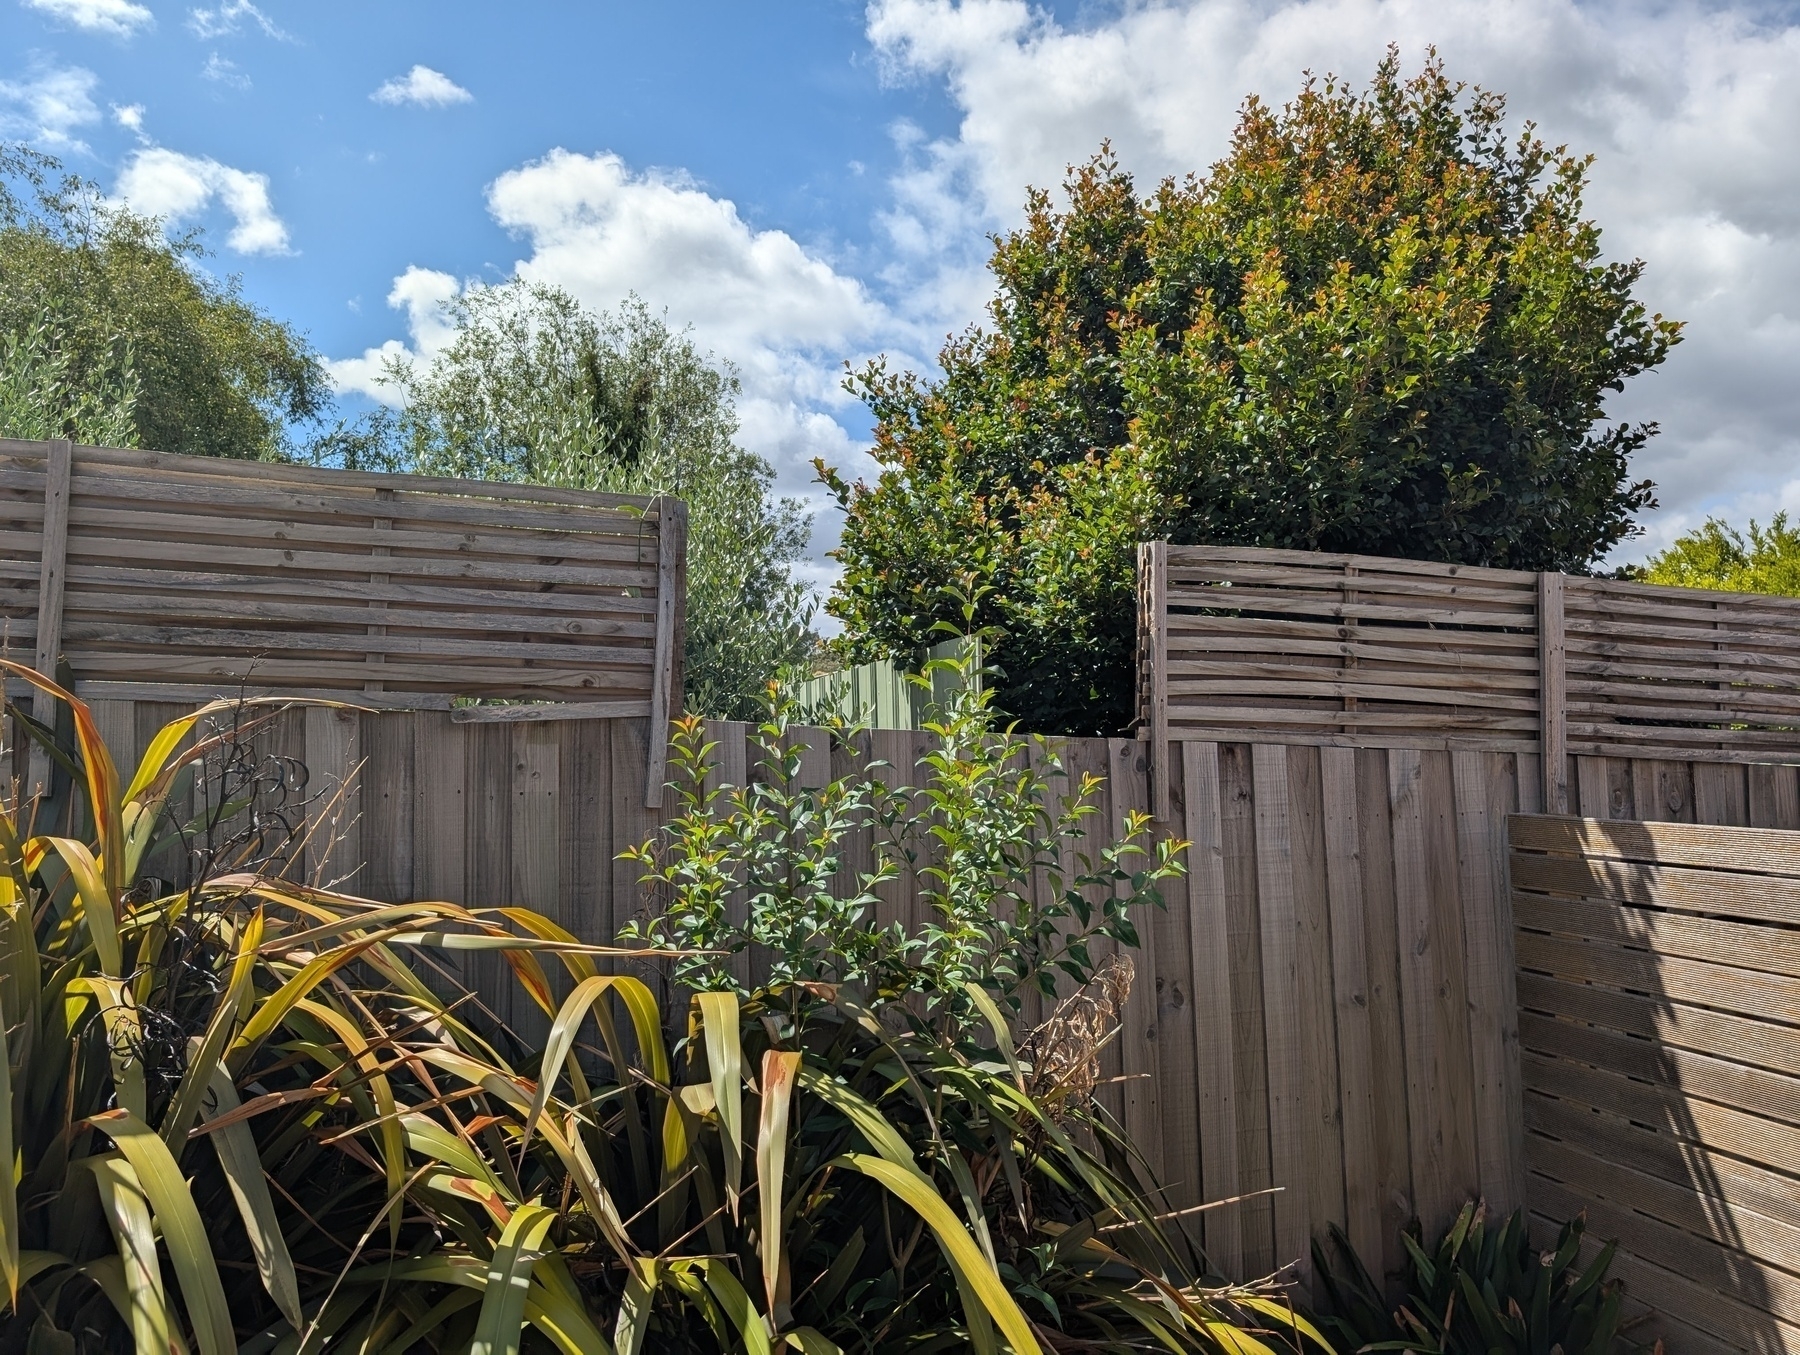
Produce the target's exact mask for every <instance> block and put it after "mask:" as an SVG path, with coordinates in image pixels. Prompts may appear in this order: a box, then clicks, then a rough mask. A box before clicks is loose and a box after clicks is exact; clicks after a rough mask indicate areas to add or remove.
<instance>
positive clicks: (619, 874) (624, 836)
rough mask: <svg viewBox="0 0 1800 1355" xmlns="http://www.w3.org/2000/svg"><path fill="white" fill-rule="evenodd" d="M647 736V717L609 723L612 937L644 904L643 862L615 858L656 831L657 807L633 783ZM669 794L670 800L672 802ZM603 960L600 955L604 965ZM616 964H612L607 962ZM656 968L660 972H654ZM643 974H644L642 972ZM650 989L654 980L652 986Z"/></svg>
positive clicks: (640, 913)
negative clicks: (646, 802)
mask: <svg viewBox="0 0 1800 1355" xmlns="http://www.w3.org/2000/svg"><path fill="white" fill-rule="evenodd" d="M651 738H652V734H651V730H650V722H649V721H648V720H615V721H614V722H613V727H612V748H611V750H610V751H611V753H612V775H611V777H610V778H609V780H610V782H611V786H610V790H611V794H612V806H611V809H610V811H609V818H610V819H611V822H612V850H613V861H612V871H611V875H612V880H611V885H610V888H609V889H608V890H607V901H608V905H609V906H608V908H607V910H606V911H607V918H606V923H605V926H606V929H607V934H608V935H609V936H617V935H618V934H619V929H620V928H621V927H623V926H624V925H625V924H626V923H627V922H630V921H632V920H633V919H635V918H638V917H641V916H643V915H644V914H645V913H646V911H647V909H648V905H649V899H648V897H647V896H646V893H645V890H644V886H643V885H642V884H641V883H640V880H639V877H640V876H641V875H642V874H643V867H641V866H639V865H637V864H636V863H635V862H632V861H624V860H620V859H619V853H621V852H623V851H624V850H625V849H626V848H628V847H635V846H637V845H638V844H640V843H642V842H643V841H644V840H645V839H646V838H648V837H649V836H650V835H651V833H652V832H653V831H654V830H655V827H656V823H657V820H658V818H659V816H660V811H658V810H655V809H652V808H650V807H648V806H647V805H645V804H644V797H643V795H642V794H641V793H640V789H641V788H640V787H639V786H636V785H634V784H633V782H634V781H635V780H636V775H637V773H638V772H639V771H640V770H641V769H642V768H643V766H644V765H645V763H646V761H647V760H648V758H649V745H650V740H651ZM673 799H674V797H673V796H672V795H671V796H670V797H669V800H670V802H671V803H673ZM607 963H608V962H606V961H604V960H602V961H601V964H602V965H603V966H605V965H607ZM611 967H613V968H616V967H617V966H616V965H613V966H611ZM659 972H660V971H659ZM647 977H648V976H647ZM651 986H652V987H653V988H654V987H655V986H656V984H655V983H652V985H651Z"/></svg>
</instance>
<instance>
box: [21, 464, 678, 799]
mask: <svg viewBox="0 0 1800 1355" xmlns="http://www.w3.org/2000/svg"><path fill="white" fill-rule="evenodd" d="M685 513H686V510H685V508H684V507H683V506H682V505H681V504H680V503H679V502H677V501H674V500H660V501H657V500H650V499H644V498H631V497H627V496H623V495H615V494H589V493H583V492H578V491H569V490H547V489H540V488H536V487H533V486H526V485H502V484H491V483H486V482H472V481H460V480H445V479H426V478H422V477H417V476H387V475H365V474H357V473H353V472H346V471H329V470H311V469H307V468H303V467H295V466H282V465H265V464H261V463H256V462H238V461H232V462H224V461H218V460H214V459H211V458H204V457H185V456H169V455H165V454H163V453H159V452H137V451H121V450H118V449H114V448H102V447H73V446H71V445H70V444H69V443H67V442H54V443H42V442H37V443H33V442H13V441H0V627H3V629H4V635H3V639H4V645H5V649H6V650H7V651H8V652H9V653H10V655H11V656H12V657H14V658H16V659H18V660H20V661H23V662H26V663H30V664H31V665H32V666H34V667H35V668H37V669H38V670H39V671H40V672H53V671H55V668H56V664H57V661H58V659H59V658H61V659H66V661H67V662H68V664H69V666H70V667H71V669H72V670H73V673H74V677H75V682H76V687H77V690H78V691H81V692H82V693H83V694H84V695H87V696H90V697H94V698H121V697H126V698H129V697H145V698H151V697H155V696H158V695H164V696H167V697H169V698H170V699H174V700H194V699H202V698H205V697H207V696H211V695H215V694H219V693H221V692H224V693H232V692H236V691H238V690H247V691H252V692H277V693H285V692H292V693H296V694H311V695H332V696H337V695H345V694H349V693H354V694H355V696H356V699H357V700H358V701H359V702H360V703H362V704H364V705H368V706H376V707H431V708H437V709H442V710H449V709H450V708H451V707H452V705H453V704H455V703H456V700H457V698H459V697H479V698H506V699H513V700H524V701H530V702H535V703H547V702H554V703H564V704H567V703H577V704H580V705H582V706H585V707H586V710H585V712H584V713H586V714H589V715H611V716H649V717H651V718H654V719H657V720H658V721H659V722H660V721H661V720H663V719H666V718H667V716H668V714H669V713H670V711H671V710H672V709H674V708H675V707H676V706H678V704H679V700H680V692H681V649H682V633H683V618H684V614H685V609H684V607H683V603H682V598H683V591H684V584H683V578H684V565H683V555H684V545H685V531H686V517H685ZM460 713H461V714H462V716H463V718H477V719H478V718H489V717H501V716H512V717H519V716H526V715H530V714H536V715H539V716H542V715H544V714H551V713H562V714H567V713H569V712H568V711H567V710H564V711H561V712H550V711H546V710H543V709H536V710H535V711H534V709H533V708H532V707H523V706H512V707H505V706H472V707H468V708H467V709H466V710H465V711H464V712H460ZM39 714H40V716H47V715H48V707H47V706H44V705H43V704H42V703H40V704H39ZM651 773H652V774H651V777H650V781H649V784H650V785H652V786H656V787H660V785H661V784H662V779H663V778H662V773H661V768H660V767H657V768H652V769H651Z"/></svg>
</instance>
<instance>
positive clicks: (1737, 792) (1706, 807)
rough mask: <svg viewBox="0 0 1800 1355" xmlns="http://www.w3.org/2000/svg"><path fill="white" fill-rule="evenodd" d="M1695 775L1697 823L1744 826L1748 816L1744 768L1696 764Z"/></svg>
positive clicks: (1734, 764)
mask: <svg viewBox="0 0 1800 1355" xmlns="http://www.w3.org/2000/svg"><path fill="white" fill-rule="evenodd" d="M1692 775H1693V778H1694V822H1695V823H1712V824H1732V823H1737V824H1741V823H1743V822H1744V821H1745V820H1746V819H1747V818H1748V817H1749V813H1750V806H1749V796H1748V794H1747V792H1746V789H1745V783H1744V768H1743V767H1742V766H1741V765H1739V764H1738V763H1734V762H1696V763H1694V765H1693V772H1692Z"/></svg>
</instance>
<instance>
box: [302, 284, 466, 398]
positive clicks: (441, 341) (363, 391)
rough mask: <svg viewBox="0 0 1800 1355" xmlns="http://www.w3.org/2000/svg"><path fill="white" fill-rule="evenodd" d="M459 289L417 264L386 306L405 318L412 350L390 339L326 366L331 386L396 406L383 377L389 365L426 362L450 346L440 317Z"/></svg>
mask: <svg viewBox="0 0 1800 1355" xmlns="http://www.w3.org/2000/svg"><path fill="white" fill-rule="evenodd" d="M462 290H463V288H462V284H461V283H460V282H458V281H457V280H456V278H455V277H453V276H452V275H450V274H449V273H440V272H438V271H437V270H436V269H431V268H420V267H418V266H417V265H416V264H415V265H413V266H412V267H410V268H408V269H407V270H406V271H405V272H404V273H402V274H401V275H400V276H399V277H397V278H395V279H394V286H393V288H392V290H390V291H389V292H388V296H387V303H388V305H389V306H391V307H393V308H394V309H395V310H397V311H404V312H405V313H406V332H407V333H408V335H410V336H411V338H412V343H411V345H410V346H409V345H407V344H404V343H402V342H401V341H400V340H398V339H389V340H387V341H386V342H385V343H383V344H381V345H380V346H379V347H377V348H370V349H366V350H364V352H363V354H362V356H360V357H354V358H338V359H336V360H334V361H330V362H327V363H326V364H325V367H326V370H327V371H329V372H330V373H331V380H332V383H333V384H334V385H335V386H336V387H337V388H338V390H340V391H354V392H356V393H357V394H359V395H366V396H368V397H369V398H370V399H372V400H378V401H380V402H381V403H382V404H384V405H394V404H397V403H398V399H397V397H396V395H395V392H394V389H393V388H392V387H391V386H388V385H385V384H384V383H383V381H382V377H383V376H384V375H385V374H386V372H387V368H388V364H389V363H390V362H394V361H400V362H415V361H426V362H429V361H430V360H431V359H432V358H433V357H435V356H436V355H437V354H438V353H440V352H441V351H442V350H443V349H444V347H445V345H447V344H448V343H449V342H450V339H451V336H452V335H453V333H454V329H453V327H452V326H451V324H450V322H449V319H448V317H447V316H446V315H445V313H444V304H445V303H446V302H448V301H453V300H455V299H456V297H457V296H459V295H460V294H461V293H462Z"/></svg>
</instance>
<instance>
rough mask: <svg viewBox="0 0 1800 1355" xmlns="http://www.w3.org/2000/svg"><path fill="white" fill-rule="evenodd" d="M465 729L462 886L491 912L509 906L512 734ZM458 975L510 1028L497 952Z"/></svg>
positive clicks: (505, 979)
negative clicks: (467, 981)
mask: <svg viewBox="0 0 1800 1355" xmlns="http://www.w3.org/2000/svg"><path fill="white" fill-rule="evenodd" d="M466 728H467V729H468V736H467V738H466V740H465V742H464V744H463V748H464V752H465V753H466V755H467V764H466V765H467V768H468V770H467V772H466V776H467V787H468V789H467V794H466V796H465V801H464V814H465V816H466V818H465V822H466V823H467V830H466V833H465V837H464V847H465V850H464V853H463V873H464V883H465V886H466V887H467V889H468V890H469V900H470V902H471V903H474V904H476V905H478V906H481V907H487V908H494V907H498V906H501V905H503V904H507V903H511V902H512V883H513V880H512V845H513V844H512V802H513V756H512V738H513V731H512V727H511V726H510V725H505V724H472V725H468V726H466ZM638 765H639V766H642V765H643V764H642V763H639V764H638ZM463 972H464V973H465V974H466V975H469V976H470V978H471V982H472V983H473V985H474V986H475V987H477V988H478V989H479V990H480V991H481V993H482V995H483V1000H484V1001H485V1002H486V1003H487V1006H488V1009H489V1010H490V1011H492V1012H493V1014H494V1016H495V1018H496V1019H497V1020H500V1021H503V1022H505V1023H506V1024H507V1025H508V1026H511V1024H512V1020H513V1008H514V1005H515V1002H514V999H515V998H516V997H517V996H518V994H517V992H516V989H517V985H516V984H515V983H514V982H513V981H512V973H511V970H510V968H509V967H508V965H507V963H506V961H505V960H503V959H502V958H501V957H500V954H499V952H497V951H476V952H474V953H473V954H472V955H470V956H469V957H468V958H467V959H466V960H465V961H464V962H463Z"/></svg>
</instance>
